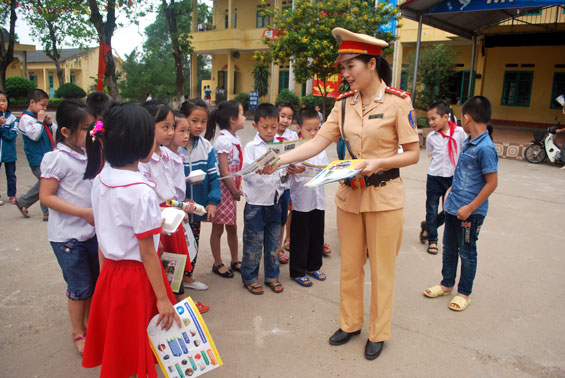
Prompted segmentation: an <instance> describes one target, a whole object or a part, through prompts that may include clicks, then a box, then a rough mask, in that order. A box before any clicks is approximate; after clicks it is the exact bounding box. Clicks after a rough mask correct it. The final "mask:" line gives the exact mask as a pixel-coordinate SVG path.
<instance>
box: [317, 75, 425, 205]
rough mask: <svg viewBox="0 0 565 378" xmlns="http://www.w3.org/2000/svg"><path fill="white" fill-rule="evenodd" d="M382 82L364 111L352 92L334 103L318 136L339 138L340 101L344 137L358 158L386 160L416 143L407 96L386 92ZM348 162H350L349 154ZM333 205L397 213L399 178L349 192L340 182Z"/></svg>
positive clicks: (401, 201)
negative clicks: (343, 109)
mask: <svg viewBox="0 0 565 378" xmlns="http://www.w3.org/2000/svg"><path fill="white" fill-rule="evenodd" d="M385 89H386V84H385V83H384V82H382V81H381V86H380V87H379V92H378V95H377V97H376V98H375V99H374V100H373V101H372V102H371V103H370V104H369V105H368V106H367V108H366V109H365V111H363V108H362V104H361V96H360V94H359V93H355V94H354V95H352V96H349V97H347V98H345V99H342V100H340V101H336V103H335V106H334V108H333V109H332V112H331V113H330V115H329V117H328V119H327V121H326V122H325V123H324V125H323V126H322V128H321V129H320V131H319V132H318V135H321V136H322V137H324V138H326V139H329V140H331V141H332V142H337V141H338V139H339V138H341V137H342V135H341V125H340V124H341V101H346V106H345V109H346V110H345V126H344V130H345V135H346V137H347V139H348V140H349V146H350V148H351V151H352V152H353V154H355V155H356V157H357V158H358V159H373V158H387V157H391V156H394V155H396V154H397V153H398V146H399V145H402V144H408V143H413V142H418V133H417V131H416V127H415V126H416V119H415V115H414V112H413V108H412V101H411V100H410V97H409V96H408V97H406V98H402V97H400V96H398V95H395V94H391V93H386V92H385ZM346 157H347V159H351V157H350V155H349V151H347V152H346ZM335 202H336V205H337V206H338V207H339V208H340V209H342V210H344V211H347V212H351V213H356V214H358V213H361V212H370V211H387V210H396V209H401V208H403V207H404V203H405V199H404V186H403V184H402V179H400V178H397V179H394V180H392V181H390V182H387V184H386V185H385V186H381V187H375V186H369V187H367V188H364V189H352V188H351V187H348V186H346V185H345V184H343V183H341V184H340V185H339V188H338V191H337V193H336V201H335Z"/></svg>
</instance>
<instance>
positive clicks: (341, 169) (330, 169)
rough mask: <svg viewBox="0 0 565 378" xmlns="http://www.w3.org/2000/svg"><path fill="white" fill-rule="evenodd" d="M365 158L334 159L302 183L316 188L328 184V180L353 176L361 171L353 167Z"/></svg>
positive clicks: (332, 180) (333, 180)
mask: <svg viewBox="0 0 565 378" xmlns="http://www.w3.org/2000/svg"><path fill="white" fill-rule="evenodd" d="M364 160H365V159H355V160H335V161H332V162H331V163H330V164H329V165H328V166H326V167H325V168H324V169H323V170H322V171H321V172H320V173H318V174H317V175H316V177H314V178H313V179H312V180H310V181H308V182H307V183H306V184H304V186H305V187H307V188H316V187H318V186H322V185H326V184H329V183H330V182H335V181H341V180H345V179H348V178H352V177H354V176H355V175H356V174H358V173H359V172H361V169H355V168H354V167H355V166H356V165H357V164H359V163H361V162H362V161H364Z"/></svg>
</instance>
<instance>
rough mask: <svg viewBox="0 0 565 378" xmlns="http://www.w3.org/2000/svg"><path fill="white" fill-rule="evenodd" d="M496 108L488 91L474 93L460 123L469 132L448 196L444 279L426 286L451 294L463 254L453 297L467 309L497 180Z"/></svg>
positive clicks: (434, 293)
mask: <svg viewBox="0 0 565 378" xmlns="http://www.w3.org/2000/svg"><path fill="white" fill-rule="evenodd" d="M491 112H492V107H491V104H490V101H489V100H488V99H487V98H486V97H483V96H474V97H471V98H470V99H468V100H467V101H465V104H463V108H462V109H461V113H462V117H461V125H462V126H463V129H464V130H465V132H467V133H468V134H470V136H469V137H468V138H467V139H466V140H465V143H464V144H463V148H462V149H461V154H460V155H459V161H458V162H457V167H456V168H455V174H454V176H453V184H452V186H451V189H450V191H448V194H447V198H446V200H445V206H444V209H445V213H446V214H445V232H444V235H443V266H442V270H441V274H442V276H443V280H442V281H441V283H440V285H436V286H433V287H430V288H428V289H426V290H425V291H424V295H425V296H427V297H429V298H437V297H440V296H443V295H449V294H450V293H451V291H452V290H453V287H454V286H455V276H456V274H457V263H458V260H459V257H461V277H460V278H459V285H458V287H457V291H458V294H457V295H456V296H455V297H454V298H453V299H452V300H451V302H450V303H449V308H450V309H451V310H454V311H463V310H465V309H466V308H467V306H469V303H471V298H470V297H469V296H470V295H471V291H472V289H473V280H474V279H475V272H476V270H477V244H476V242H477V239H478V237H479V231H480V229H481V225H482V224H483V221H484V218H485V217H486V215H487V210H488V197H489V196H490V195H491V194H492V192H494V190H495V189H496V186H497V184H498V153H497V152H496V149H495V147H494V144H493V143H492V140H491V139H490V138H489V135H488V131H487V123H488V122H489V121H490V116H491Z"/></svg>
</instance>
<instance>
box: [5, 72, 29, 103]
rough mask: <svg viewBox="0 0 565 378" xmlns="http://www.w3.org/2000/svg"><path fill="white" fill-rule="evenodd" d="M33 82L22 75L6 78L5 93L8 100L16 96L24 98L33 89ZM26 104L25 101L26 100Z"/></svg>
mask: <svg viewBox="0 0 565 378" xmlns="http://www.w3.org/2000/svg"><path fill="white" fill-rule="evenodd" d="M35 86H36V85H35V83H34V82H33V81H31V80H28V79H26V78H23V77H19V76H14V77H9V78H7V79H6V93H8V98H9V99H10V101H11V100H12V99H17V98H26V97H27V94H28V93H29V92H30V91H31V90H32V89H35ZM26 105H27V101H26Z"/></svg>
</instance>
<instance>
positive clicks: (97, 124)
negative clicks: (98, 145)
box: [90, 121, 106, 142]
mask: <svg viewBox="0 0 565 378" xmlns="http://www.w3.org/2000/svg"><path fill="white" fill-rule="evenodd" d="M98 132H101V133H104V132H106V129H104V124H103V123H102V121H96V122H95V123H94V128H93V129H92V130H90V136H91V137H92V141H93V142H94V141H95V140H96V134H97V133H98Z"/></svg>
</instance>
